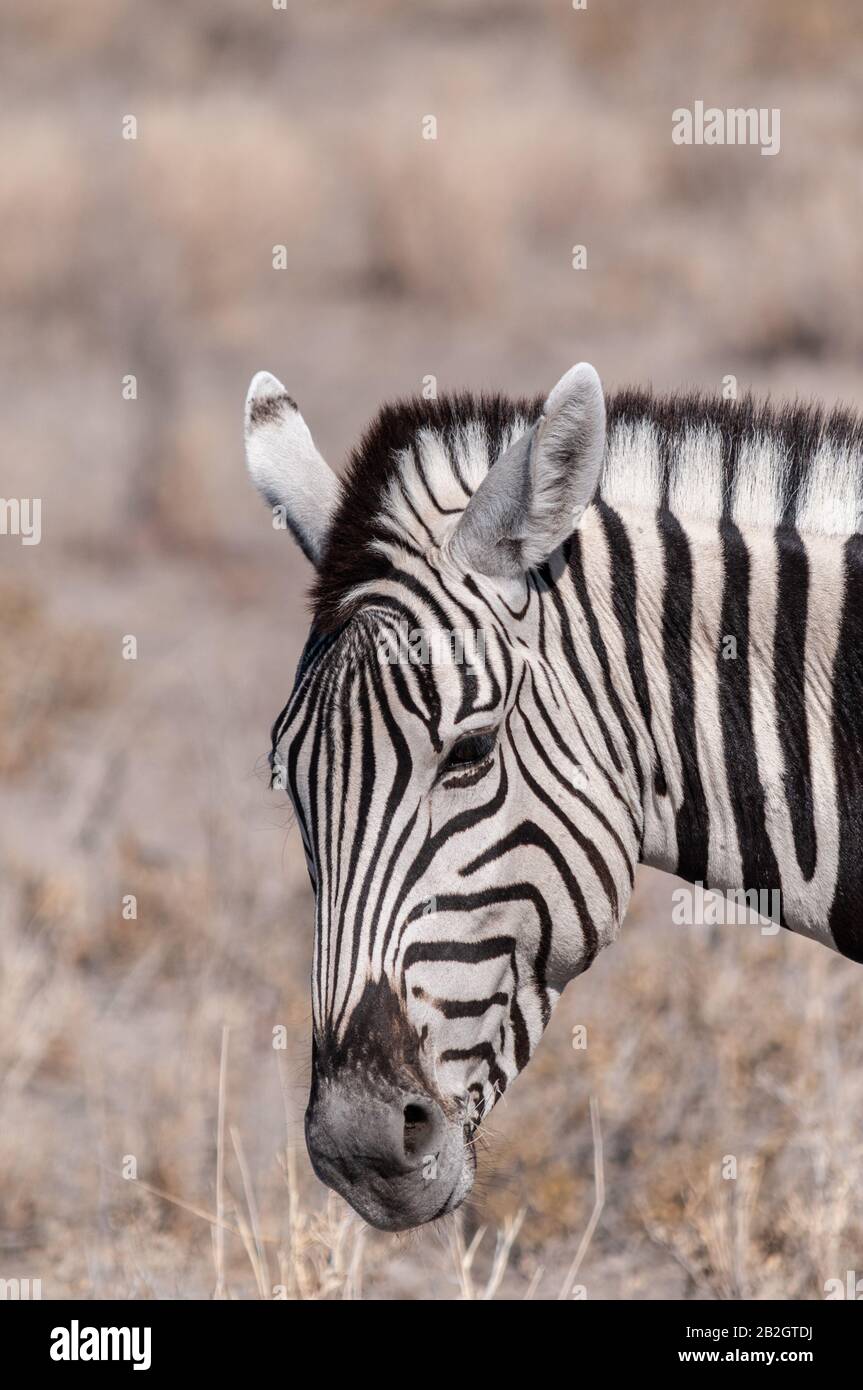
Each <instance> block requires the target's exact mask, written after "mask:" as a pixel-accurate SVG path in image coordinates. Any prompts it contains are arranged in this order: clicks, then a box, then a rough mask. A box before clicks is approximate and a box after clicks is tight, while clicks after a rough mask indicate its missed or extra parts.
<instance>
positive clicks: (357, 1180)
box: [306, 1075, 473, 1231]
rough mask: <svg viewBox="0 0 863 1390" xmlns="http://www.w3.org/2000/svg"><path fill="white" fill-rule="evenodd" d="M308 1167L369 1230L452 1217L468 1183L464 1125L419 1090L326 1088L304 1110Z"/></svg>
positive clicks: (349, 1083)
mask: <svg viewBox="0 0 863 1390" xmlns="http://www.w3.org/2000/svg"><path fill="white" fill-rule="evenodd" d="M306 1144H307V1146H308V1150H309V1156H310V1158H311V1160H312V1166H313V1168H314V1170H315V1172H316V1173H317V1175H318V1177H319V1178H320V1179H321V1181H322V1182H324V1183H326V1185H327V1186H328V1187H331V1188H333V1190H334V1191H335V1192H338V1193H339V1195H340V1196H342V1197H344V1198H345V1200H346V1201H347V1202H349V1203H350V1205H351V1206H352V1207H353V1208H354V1210H355V1211H356V1212H358V1213H359V1215H360V1216H362V1217H363V1219H364V1220H366V1221H368V1222H369V1224H370V1225H372V1226H377V1227H378V1228H379V1229H381V1230H386V1231H403V1230H407V1229H409V1228H410V1227H412V1226H421V1225H423V1224H424V1223H425V1222H427V1221H434V1220H435V1218H436V1217H439V1216H443V1215H445V1214H446V1213H447V1212H449V1211H453V1210H454V1209H455V1208H456V1207H457V1206H458V1205H459V1203H460V1202H462V1201H463V1200H464V1198H465V1197H466V1196H467V1194H468V1192H469V1191H470V1188H471V1185H472V1182H473V1159H472V1150H470V1149H468V1148H467V1147H466V1145H465V1142H464V1124H463V1119H462V1118H460V1117H457V1116H452V1117H450V1116H447V1115H446V1114H445V1112H444V1110H443V1107H442V1106H441V1105H440V1103H439V1102H438V1101H437V1100H435V1099H434V1097H432V1096H430V1095H427V1094H424V1093H422V1092H420V1091H417V1090H401V1089H398V1088H393V1089H387V1090H385V1091H381V1090H379V1089H376V1090H374V1091H372V1090H370V1089H369V1088H368V1087H366V1086H365V1085H364V1083H363V1080H362V1078H361V1076H358V1075H352V1076H351V1077H349V1078H344V1079H339V1080H337V1081H331V1082H327V1083H324V1084H323V1085H321V1086H319V1087H318V1088H316V1089H315V1091H314V1094H313V1099H312V1100H311V1101H310V1104H309V1108H308V1110H307V1111H306Z"/></svg>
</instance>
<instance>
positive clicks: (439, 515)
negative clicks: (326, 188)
mask: <svg viewBox="0 0 863 1390" xmlns="http://www.w3.org/2000/svg"><path fill="white" fill-rule="evenodd" d="M542 405H543V397H542V396H536V397H534V398H533V399H528V398H524V397H522V398H517V399H509V398H507V397H504V396H500V395H480V396H475V395H472V394H469V393H459V394H454V395H444V396H441V397H440V398H438V399H437V400H424V399H421V398H419V397H413V398H410V399H407V400H402V401H397V402H395V403H394V404H391V405H386V406H384V407H383V409H382V410H381V411H380V413H379V414H378V416H377V418H376V419H375V420H374V421H373V423H372V424H371V425H370V426H369V428H368V430H367V431H366V433H365V435H364V436H363V438H362V439H361V441H360V443H359V445H358V446H357V448H356V449H355V450H354V451H353V453H352V455H351V458H350V460H349V463H348V467H347V471H346V474H345V476H344V478H343V480H342V487H341V499H340V502H339V506H338V509H337V512H336V515H335V518H334V521H333V524H332V528H331V531H330V537H329V541H328V544H327V549H326V552H325V554H324V557H323V562H322V564H321V567H320V569H319V571H318V575H317V578H316V581H315V585H314V588H313V590H312V605H313V612H314V628H315V629H316V630H317V631H318V632H320V633H326V632H333V631H335V630H336V629H337V628H339V627H341V625H342V624H343V623H344V622H345V621H346V619H347V618H349V617H350V615H351V612H352V611H353V608H354V607H355V606H356V604H357V603H359V602H360V601H361V599H362V586H364V585H368V584H370V583H373V582H374V581H375V580H379V579H382V578H383V577H384V576H385V575H386V573H387V571H388V570H389V569H390V568H391V565H392V556H393V550H394V548H395V549H398V548H402V549H404V550H407V551H422V550H423V549H425V548H426V547H427V546H428V545H431V544H435V543H437V541H438V540H439V539H440V532H441V526H442V523H447V522H449V521H450V520H451V518H452V517H455V516H457V515H458V513H460V512H461V511H462V510H463V509H464V507H465V506H466V504H467V501H468V499H469V497H470V496H471V495H472V493H473V492H474V491H475V489H476V488H477V487H478V485H479V483H480V482H481V481H482V479H483V478H484V477H485V475H486V473H487V472H488V470H489V468H490V467H491V466H492V465H493V464H494V461H495V460H496V459H497V458H498V457H499V456H500V454H501V453H502V452H503V451H504V449H506V448H507V447H508V446H509V444H511V443H512V442H513V440H514V439H516V438H517V437H518V436H519V434H521V433H523V432H524V431H525V430H526V429H527V428H528V427H529V426H530V425H531V424H533V422H534V421H535V420H536V419H537V418H538V417H539V415H540V414H541V411H542ZM606 411H607V421H608V439H607V447H606V458H605V465H604V470H603V475H602V480H601V483H600V495H601V496H602V498H603V500H604V501H606V502H608V503H609V504H610V505H612V506H614V505H618V506H628V507H632V506H636V507H645V508H653V509H655V508H657V507H659V508H662V507H665V508H670V509H671V510H672V511H674V512H675V513H677V514H678V515H680V516H686V517H691V518H694V519H703V520H705V521H713V522H716V523H719V522H721V521H734V522H735V523H736V524H737V525H738V526H740V527H741V528H746V527H747V526H749V527H751V526H756V527H768V528H777V527H793V528H796V529H797V530H799V531H801V532H804V533H817V534H822V535H834V536H848V535H854V534H857V533H858V532H860V531H861V529H863V419H861V417H860V416H859V415H858V414H856V413H855V412H852V411H848V410H845V409H842V408H835V409H833V410H830V411H826V410H824V409H823V408H822V407H821V406H819V405H817V404H814V403H806V402H800V401H797V402H793V403H791V404H774V403H772V402H771V401H769V400H763V401H756V400H755V399H754V398H753V397H752V396H751V395H749V394H747V395H745V396H743V397H741V398H740V399H739V400H736V401H734V400H725V399H721V398H719V397H717V396H710V395H707V394H704V393H700V392H691V391H688V392H675V393H672V394H670V395H665V396H656V395H654V394H653V393H652V392H651V391H649V390H643V389H625V390H622V391H618V392H615V393H612V394H610V395H609V396H608V397H607V399H606Z"/></svg>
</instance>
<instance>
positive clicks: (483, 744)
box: [439, 729, 497, 787]
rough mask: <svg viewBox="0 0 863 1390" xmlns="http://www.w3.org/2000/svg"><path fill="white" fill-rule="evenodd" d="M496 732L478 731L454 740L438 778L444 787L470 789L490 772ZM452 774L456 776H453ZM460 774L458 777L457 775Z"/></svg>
mask: <svg viewBox="0 0 863 1390" xmlns="http://www.w3.org/2000/svg"><path fill="white" fill-rule="evenodd" d="M496 747H497V730H496V729H480V730H477V731H475V732H472V733H469V734H463V735H462V737H461V738H459V739H456V741H455V743H454V744H453V746H452V748H451V749H450V750H449V753H448V754H447V756H446V758H445V760H444V762H443V765H442V766H441V770H440V773H439V777H440V779H441V780H443V779H444V778H446V781H444V782H443V785H444V786H445V787H470V786H473V784H474V783H475V782H478V781H479V780H480V778H482V777H484V776H485V775H486V773H487V772H488V771H489V770H490V768H491V765H492V759H493V756H494V751H495V748H496ZM452 774H456V775H455V776H453V775H452ZM459 774H460V775H459Z"/></svg>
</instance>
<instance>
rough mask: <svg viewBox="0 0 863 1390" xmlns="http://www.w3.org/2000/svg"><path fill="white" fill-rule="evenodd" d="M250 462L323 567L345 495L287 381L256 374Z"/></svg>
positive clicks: (267, 494)
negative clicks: (316, 442)
mask: <svg viewBox="0 0 863 1390" xmlns="http://www.w3.org/2000/svg"><path fill="white" fill-rule="evenodd" d="M246 465H247V467H248V470H249V473H250V474H251V477H252V481H253V482H254V484H255V486H256V487H257V489H258V491H259V492H260V494H261V496H262V497H263V498H264V501H265V502H267V503H268V504H269V505H270V506H271V507H274V508H275V507H280V508H281V509H282V514H283V516H284V520H285V523H286V525H287V527H288V529H289V530H290V531H291V532H292V534H293V536H294V539H295V540H296V541H297V542H298V543H299V545H300V546H301V547H302V549H303V551H304V552H305V554H306V555H307V556H308V558H309V559H310V560H311V562H312V564H313V565H315V567H317V566H318V565H319V564H320V561H321V556H322V555H323V552H324V546H325V544H326V539H327V535H328V534H329V529H330V526H331V524H332V520H333V516H334V514H335V510H336V506H337V504H338V497H339V483H338V479H337V478H336V475H335V473H334V472H333V470H332V469H331V468H330V467H329V465H328V464H327V463H325V462H324V460H323V459H322V458H321V456H320V454H319V453H318V451H317V449H316V448H315V445H314V441H313V440H312V436H311V434H310V433H309V427H308V425H307V424H306V422H305V420H304V419H303V417H302V415H301V414H300V412H299V410H298V409H297V405H296V402H295V401H293V400H292V399H291V397H290V396H289V395H288V393H287V391H286V390H285V388H284V386H283V385H282V383H281V382H280V381H279V380H277V378H276V377H274V376H271V375H270V373H269V372H258V373H257V375H256V376H254V377H252V383H251V385H250V387H249V393H248V395H247V396H246Z"/></svg>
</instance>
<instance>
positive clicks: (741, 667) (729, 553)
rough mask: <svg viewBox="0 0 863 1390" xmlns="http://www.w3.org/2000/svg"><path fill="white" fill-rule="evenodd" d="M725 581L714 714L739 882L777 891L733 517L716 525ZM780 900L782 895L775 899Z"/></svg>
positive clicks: (745, 584)
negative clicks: (731, 649)
mask: <svg viewBox="0 0 863 1390" xmlns="http://www.w3.org/2000/svg"><path fill="white" fill-rule="evenodd" d="M721 539H722V558H723V567H724V571H725V586H724V590H723V596H722V621H721V632H720V641H719V650H718V651H717V653H716V666H717V671H718V676H719V714H720V718H721V721H722V740H723V747H724V750H725V767H726V773H727V778H728V791H729V796H730V798H731V806H732V810H733V812H734V822H735V825H736V826H737V841H738V844H739V846H740V858H741V864H742V868H743V882H742V884H740V887H741V888H743V889H745V890H749V889H752V888H755V889H757V890H759V891H761V890H762V889H764V890H766V891H768V892H779V893H780V894H781V891H782V881H781V878H780V874H779V865H778V864H777V862H776V856H775V854H774V853H773V846H772V844H771V843H770V836H769V835H768V833H767V825H766V821H765V816H764V788H763V786H762V785H761V779H760V778H759V775H758V755H757V751H756V747H755V732H754V728H753V722H752V697H751V692H750V681H749V576H750V564H749V551H748V549H747V546H746V542H745V541H744V539H743V536H742V535H741V533H740V531H739V529H738V528H737V526H736V525H735V524H734V522H733V521H730V522H726V523H723V525H722V527H721ZM728 637H734V638H735V640H736V648H737V650H736V656H733V657H730V658H726V656H725V654H724V652H723V649H722V648H723V642H724V639H726V638H728ZM780 901H781V898H780Z"/></svg>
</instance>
